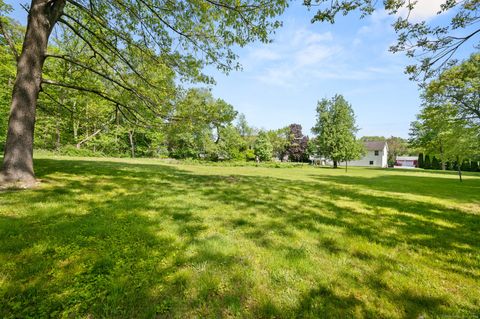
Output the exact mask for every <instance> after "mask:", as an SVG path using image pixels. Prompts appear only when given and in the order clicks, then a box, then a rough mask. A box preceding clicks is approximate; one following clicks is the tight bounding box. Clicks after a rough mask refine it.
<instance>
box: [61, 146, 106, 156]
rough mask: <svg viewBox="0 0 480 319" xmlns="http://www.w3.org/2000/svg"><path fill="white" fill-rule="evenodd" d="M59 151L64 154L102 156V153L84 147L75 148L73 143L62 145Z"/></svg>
mask: <svg viewBox="0 0 480 319" xmlns="http://www.w3.org/2000/svg"><path fill="white" fill-rule="evenodd" d="M59 153H60V154H61V155H66V156H79V157H95V156H104V154H103V153H99V152H94V151H92V150H89V149H86V148H76V147H75V146H73V145H66V146H63V147H62V148H61V149H60V150H59Z"/></svg>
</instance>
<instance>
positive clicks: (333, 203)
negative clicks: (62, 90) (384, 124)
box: [0, 160, 480, 318]
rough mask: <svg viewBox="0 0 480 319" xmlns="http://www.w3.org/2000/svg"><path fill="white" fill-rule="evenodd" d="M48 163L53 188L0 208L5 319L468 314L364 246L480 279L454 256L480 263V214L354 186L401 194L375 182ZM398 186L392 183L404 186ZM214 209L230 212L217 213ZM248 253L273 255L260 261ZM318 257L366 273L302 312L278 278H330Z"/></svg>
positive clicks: (42, 173) (40, 163)
mask: <svg viewBox="0 0 480 319" xmlns="http://www.w3.org/2000/svg"><path fill="white" fill-rule="evenodd" d="M36 166H37V175H38V176H39V177H40V178H42V179H44V180H45V185H44V187H42V188H40V189H37V190H32V191H24V192H7V193H2V194H0V202H1V204H2V207H8V208H7V209H6V210H5V209H3V210H0V212H1V213H2V214H0V260H1V261H2V262H4V263H3V265H2V266H0V275H1V276H2V277H0V316H2V317H6V318H9V317H28V316H30V317H60V316H69V315H70V316H73V317H80V316H89V315H90V316H93V317H108V318H115V317H117V318H125V317H129V318H153V317H158V318H163V317H165V318H169V317H184V318H185V317H215V318H218V317H256V318H262V317H278V318H282V317H285V318H290V317H312V318H316V317H360V316H367V317H376V316H382V315H383V316H392V313H386V314H384V313H382V311H381V309H380V308H377V307H381V306H382V303H383V302H386V303H388V304H389V305H391V307H393V308H394V309H395V311H396V312H393V314H395V316H397V317H405V318H407V317H412V316H418V315H420V314H423V313H427V314H433V315H440V314H444V313H448V311H447V310H446V309H448V308H449V307H460V306H458V305H456V304H452V302H454V301H452V300H456V299H451V298H448V296H447V295H444V294H442V293H439V292H435V291H431V290H429V288H425V287H422V289H418V290H417V291H413V290H411V289H409V288H408V287H407V286H405V287H403V286H394V285H393V284H391V283H390V284H387V283H385V282H384V281H382V280H384V279H382V278H381V275H382V274H383V273H393V274H396V275H399V276H403V277H408V275H409V273H408V272H406V273H405V274H404V273H402V272H404V269H403V268H402V266H406V265H405V260H402V259H394V258H390V257H386V256H385V254H384V253H382V252H373V251H372V252H370V251H368V250H365V249H360V248H354V249H352V247H350V246H349V244H348V241H347V240H351V241H361V242H364V243H365V244H366V245H378V246H381V247H384V248H383V249H385V250H392V251H393V250H395V249H397V248H398V247H400V248H402V249H405V250H407V252H408V253H410V254H413V255H415V256H417V255H418V254H420V253H419V251H421V252H422V253H423V252H427V253H429V254H431V256H432V257H434V258H436V260H437V261H436V262H437V263H436V266H438V267H439V268H440V269H442V272H443V273H444V274H452V273H455V274H456V275H457V276H461V277H466V278H472V277H474V276H477V273H478V272H477V271H475V269H478V260H476V259H475V258H474V257H465V258H453V257H452V256H455V254H456V253H459V254H465V255H466V256H472V255H473V256H474V255H475V254H478V251H479V249H480V248H479V242H478V231H479V229H480V227H479V222H478V216H475V215H472V214H465V213H463V212H461V211H458V210H455V209H452V208H448V207H439V206H438V205H435V204H431V203H427V202H421V201H414V200H405V199H395V198H392V197H389V196H387V195H385V196H379V195H376V196H374V195H368V194H365V193H364V192H361V191H359V190H355V189H346V188H345V187H342V185H360V186H361V187H365V188H370V189H373V190H377V191H391V188H389V187H388V185H386V184H385V185H381V186H378V183H377V184H375V183H372V184H371V183H370V182H369V179H366V178H365V179H360V178H357V179H355V180H350V179H349V178H336V177H331V176H330V177H322V180H321V181H319V182H318V183H317V182H308V181H306V182H304V181H292V180H283V179H279V178H271V177H253V176H234V178H232V176H221V175H198V174H194V173H191V172H188V171H183V170H180V169H178V168H174V167H171V166H164V165H154V164H152V165H149V164H125V163H116V162H108V161H95V162H90V161H73V160H68V161H67V160H37V161H36ZM395 178H397V179H396V180H394V181H392V183H404V182H406V181H404V180H403V179H401V178H400V179H399V178H398V177H397V176H395ZM324 181H328V183H324ZM442 181H443V179H442ZM320 182H321V183H320ZM433 182H438V181H436V180H435V179H434V178H432V179H431V180H429V181H428V182H427V184H428V183H433ZM425 185H426V184H424V181H423V180H422V183H421V185H418V184H417V190H418V191H419V192H424V194H427V193H428V194H430V193H429V191H428V192H427V191H425V190H424V189H423V188H424V187H425ZM474 187H476V186H475V185H474ZM470 198H471V197H469V195H466V194H465V196H464V197H463V198H462V199H464V200H470ZM349 203H350V204H351V203H355V205H353V206H352V205H348V204H349ZM216 205H223V206H222V207H224V208H225V209H226V211H225V212H224V213H217V215H215V216H208V214H206V213H205V212H208V211H209V210H210V209H211V208H212V207H215V206H216ZM0 209H1V208H0ZM16 209H18V210H19V213H17V212H15V211H14V210H16ZM227 209H228V211H227ZM392 211H394V212H393V213H392ZM437 219H441V220H442V221H444V222H445V223H443V224H442V223H437ZM333 230H335V232H337V231H338V232H340V233H341V234H342V235H341V236H340V237H338V236H335V232H333ZM230 234H233V235H231V237H229V236H230ZM299 234H301V236H303V237H301V238H302V239H299V236H300V235H299ZM304 239H307V240H308V241H310V242H311V243H307V242H305V243H303V240H304ZM237 242H239V243H251V244H252V245H253V246H252V247H254V249H255V251H256V252H257V253H259V254H260V255H262V254H263V255H265V256H267V257H266V258H265V257H264V259H261V258H260V259H258V260H257V259H252V258H253V257H252V256H251V254H249V252H245V251H242V250H241V247H240V250H239V249H238V247H237V248H236V246H235V245H236V244H237ZM299 244H301V245H300V246H299ZM367 247H370V246H367ZM372 247H373V246H372ZM252 253H253V252H252ZM312 255H315V256H317V255H318V256H323V257H324V258H328V260H325V261H326V262H335V261H336V260H338V259H341V258H348V260H350V261H349V262H351V263H352V265H351V267H358V268H359V269H362V271H363V273H362V274H361V275H358V276H353V275H352V276H351V278H350V279H348V280H347V278H349V276H347V274H345V276H344V278H346V279H345V280H344V281H342V280H340V281H339V282H338V280H339V279H336V280H337V281H334V280H330V281H329V280H328V279H325V278H324V277H322V278H323V279H322V280H323V281H322V282H315V281H313V282H312V283H310V284H309V285H307V286H301V285H300V286H295V287H293V289H294V290H295V289H297V290H296V291H295V293H294V296H296V297H294V298H293V299H291V301H290V302H288V303H285V302H280V301H278V300H277V299H278V298H277V295H282V294H283V291H284V290H285V289H286V288H287V287H288V286H287V285H285V284H282V281H281V280H280V281H278V279H276V277H275V278H273V277H274V275H276V276H277V274H276V273H275V272H276V271H277V270H276V269H277V268H280V270H282V269H283V268H284V269H285V271H291V272H292V273H296V272H298V271H300V270H299V269H300V268H301V267H307V268H306V270H303V273H302V274H301V275H296V276H297V277H296V278H297V279H298V281H299V282H300V281H301V280H302V279H303V278H306V277H309V278H314V279H315V278H317V277H318V278H321V276H320V275H321V274H318V273H317V271H318V270H317V269H318V267H321V263H320V264H318V263H319V261H318V259H313V258H312V257H311V256H312ZM271 260H273V261H271ZM278 260H280V261H278ZM277 261H278V262H281V265H282V266H278V265H276V264H275V262H277ZM258 263H261V264H264V265H263V266H262V267H263V268H262V269H265V271H266V272H267V274H266V275H265V274H264V275H263V276H264V277H258V276H259V275H258V273H257V268H258V265H257V264H258ZM304 264H305V265H307V266H304ZM308 267H310V268H308ZM425 267H429V266H425ZM449 267H450V268H449ZM347 269H348V267H347ZM352 270H355V269H353V268H352ZM410 271H411V272H414V274H415V275H416V276H420V277H421V276H425V274H423V273H422V272H418V273H417V272H415V270H411V269H410ZM417 271H420V270H417ZM319 276H320V277H319ZM257 277H258V278H257ZM277 277H278V276H277ZM280 279H281V278H280ZM425 279H427V278H425ZM477 279H478V277H477ZM319 280H320V279H319ZM450 280H452V279H450ZM278 282H280V284H278ZM350 284H351V285H355V286H356V287H357V288H358V289H357V290H356V292H355V290H352V289H351V287H349V285H350ZM392 285H393V286H392ZM263 287H267V288H263ZM275 288H277V289H279V290H278V291H275V290H274V289H275ZM262 289H264V290H262ZM265 289H266V290H265ZM290 289H292V288H290ZM342 289H344V290H345V291H342ZM272 290H273V291H272ZM255 291H257V292H255ZM258 291H263V293H264V294H265V295H264V296H262V295H261V292H258ZM359 293H360V294H365V295H367V297H368V298H367V299H365V298H362V297H360V296H359V295H358V294H359ZM461 297H467V296H461V295H460V297H459V298H461ZM369 299H370V302H367V301H366V300H369ZM371 300H373V301H371ZM472 300H474V299H472ZM472 302H473V301H471V302H470V304H471V303H472ZM464 307H465V306H464ZM469 309H470V308H468V307H467V310H469Z"/></svg>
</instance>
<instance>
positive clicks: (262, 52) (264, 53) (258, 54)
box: [250, 48, 281, 61]
mask: <svg viewBox="0 0 480 319" xmlns="http://www.w3.org/2000/svg"><path fill="white" fill-rule="evenodd" d="M250 58H252V59H255V60H262V61H275V60H279V59H280V58H281V56H280V54H278V53H277V52H275V51H273V50H270V49H267V48H259V49H254V50H253V51H252V52H251V53H250Z"/></svg>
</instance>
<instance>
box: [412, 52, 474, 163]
mask: <svg viewBox="0 0 480 319" xmlns="http://www.w3.org/2000/svg"><path fill="white" fill-rule="evenodd" d="M479 61H480V60H479V55H473V56H472V57H471V58H470V59H469V60H467V61H465V62H462V63H460V64H459V65H458V66H454V67H452V68H451V69H448V70H446V71H445V72H443V73H442V74H441V75H440V76H439V77H438V78H437V79H435V80H433V81H431V82H430V83H429V84H428V85H426V86H425V87H424V90H423V94H422V99H423V107H422V110H421V112H420V114H419V115H418V116H417V121H414V122H413V123H412V124H411V129H410V144H411V145H412V147H415V148H418V149H421V150H422V151H423V152H424V153H425V154H429V155H432V156H435V157H436V158H437V159H438V161H439V162H440V166H441V167H442V168H443V169H449V167H451V168H453V167H455V169H459V170H461V169H462V167H465V168H467V169H468V170H471V166H470V165H462V163H464V161H465V160H467V161H468V162H470V161H474V162H478V161H479V160H480V125H479V122H478V119H479V117H477V116H476V113H477V112H478V107H479V106H480V94H479V93H478V92H479V91H478V89H479V84H478V74H479V73H478V72H479V71H480V67H479V66H480V64H479ZM479 115H480V113H479ZM447 162H450V163H452V165H447V164H446V163H447ZM430 166H431V165H427V163H426V160H425V168H430Z"/></svg>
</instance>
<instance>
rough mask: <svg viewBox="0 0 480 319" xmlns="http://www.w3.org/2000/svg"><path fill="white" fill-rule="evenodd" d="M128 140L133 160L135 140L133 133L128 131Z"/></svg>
mask: <svg viewBox="0 0 480 319" xmlns="http://www.w3.org/2000/svg"><path fill="white" fill-rule="evenodd" d="M128 138H129V140H130V150H131V153H132V158H135V140H134V139H133V131H130V130H129V131H128Z"/></svg>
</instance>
